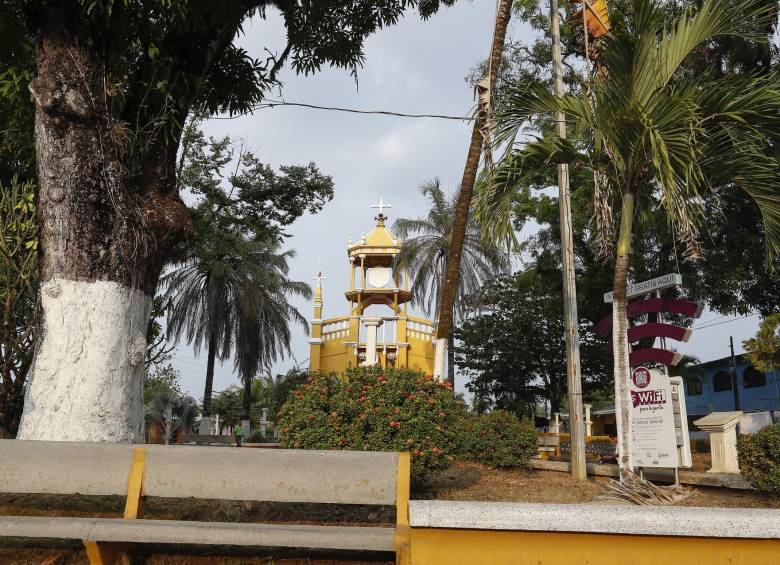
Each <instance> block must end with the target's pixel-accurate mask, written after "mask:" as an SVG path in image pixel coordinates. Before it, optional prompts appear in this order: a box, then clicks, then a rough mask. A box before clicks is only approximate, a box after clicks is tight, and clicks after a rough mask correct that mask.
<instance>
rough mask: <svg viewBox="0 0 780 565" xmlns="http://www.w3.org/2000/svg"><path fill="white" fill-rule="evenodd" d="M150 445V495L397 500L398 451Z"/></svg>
mask: <svg viewBox="0 0 780 565" xmlns="http://www.w3.org/2000/svg"><path fill="white" fill-rule="evenodd" d="M146 447H147V462H146V476H145V478H144V494H146V495H149V496H163V497H190V496H195V497H198V498H218V499H222V500H231V499H232V500H260V501H272V502H322V503H333V504H386V505H394V504H395V498H396V488H395V487H396V467H397V464H398V455H397V454H396V453H379V452H368V451H313V450H312V451H309V450H297V449H229V448H225V447H195V446H163V445H150V446H146ZM215 461H218V462H219V463H218V464H217V465H215V464H214V462H215Z"/></svg>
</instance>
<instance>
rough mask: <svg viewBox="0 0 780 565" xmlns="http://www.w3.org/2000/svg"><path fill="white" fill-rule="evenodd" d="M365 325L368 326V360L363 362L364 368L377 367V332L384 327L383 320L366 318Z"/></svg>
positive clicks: (364, 319)
mask: <svg viewBox="0 0 780 565" xmlns="http://www.w3.org/2000/svg"><path fill="white" fill-rule="evenodd" d="M363 325H365V326H366V360H365V361H364V362H363V366H364V367H373V366H374V365H376V361H377V359H376V332H377V328H379V326H380V325H382V318H379V317H364V318H363Z"/></svg>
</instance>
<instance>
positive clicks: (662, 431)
mask: <svg viewBox="0 0 780 565" xmlns="http://www.w3.org/2000/svg"><path fill="white" fill-rule="evenodd" d="M628 388H629V391H630V394H631V424H632V430H631V453H632V455H633V457H632V458H633V463H634V465H635V466H637V467H672V468H673V467H677V441H676V439H675V430H674V409H673V407H672V391H671V387H670V385H669V377H667V376H666V375H664V374H663V373H661V371H657V370H653V369H647V368H646V367H637V368H636V369H634V372H633V373H632V375H631V381H630V382H629V387H628Z"/></svg>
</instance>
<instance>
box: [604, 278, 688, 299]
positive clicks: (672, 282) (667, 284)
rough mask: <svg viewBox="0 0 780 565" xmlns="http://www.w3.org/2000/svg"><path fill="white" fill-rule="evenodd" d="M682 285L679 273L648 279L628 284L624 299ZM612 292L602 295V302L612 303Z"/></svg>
mask: <svg viewBox="0 0 780 565" xmlns="http://www.w3.org/2000/svg"><path fill="white" fill-rule="evenodd" d="M681 284H682V275H680V274H679V273H669V274H668V275H663V276H662V277H657V278H654V279H650V280H649V281H644V282H641V283H636V284H630V285H628V288H627V289H626V298H634V297H635V296H642V295H643V294H648V293H650V292H655V291H656V290H663V289H665V288H672V287H673V286H680V285H681ZM612 295H613V293H612V292H608V293H606V294H605V295H604V302H606V303H610V302H612Z"/></svg>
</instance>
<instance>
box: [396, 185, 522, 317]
mask: <svg viewBox="0 0 780 565" xmlns="http://www.w3.org/2000/svg"><path fill="white" fill-rule="evenodd" d="M420 192H421V193H422V194H423V196H425V197H426V199H427V200H428V202H429V203H430V208H429V210H428V214H427V216H425V217H423V218H416V219H410V218H399V219H397V220H396V221H395V222H394V223H393V233H395V234H396V235H397V236H398V237H399V238H400V239H401V241H402V242H403V245H402V246H401V251H400V253H398V255H396V257H395V261H394V264H393V265H394V269H395V270H396V271H404V270H406V271H408V272H409V277H410V279H411V291H412V303H413V304H414V305H415V306H419V307H421V308H422V309H423V310H424V311H425V313H426V314H428V315H430V314H431V313H432V312H433V311H434V310H435V309H436V308H437V307H438V305H439V303H440V302H441V293H442V289H443V287H444V284H445V279H446V270H447V267H446V261H447V254H448V252H449V247H450V240H451V239H452V230H453V226H454V219H455V205H456V203H457V199H458V194H457V191H453V193H452V195H451V196H449V197H448V196H446V195H445V194H444V191H443V190H442V189H441V185H440V183H439V179H433V180H432V181H428V182H426V183H424V184H423V185H422V187H421V188H420ZM508 266H509V259H508V257H507V256H506V254H504V253H502V252H501V250H500V249H499V248H498V246H497V245H494V244H491V243H488V242H486V241H485V240H484V239H483V238H482V237H481V235H480V228H479V225H478V224H477V222H476V219H475V218H474V217H473V216H472V217H471V219H470V221H469V223H468V225H467V226H466V235H465V240H464V243H463V259H462V261H461V275H460V277H459V278H458V290H457V293H456V295H455V309H456V311H457V314H458V315H459V317H460V316H462V315H463V314H464V313H465V311H466V306H467V305H466V300H465V299H466V297H467V296H468V295H470V294H473V293H475V292H477V291H478V290H479V288H480V287H481V285H482V283H484V282H485V281H486V280H488V279H490V278H491V277H493V276H494V275H496V274H498V273H501V272H504V271H506V270H507V268H508Z"/></svg>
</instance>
